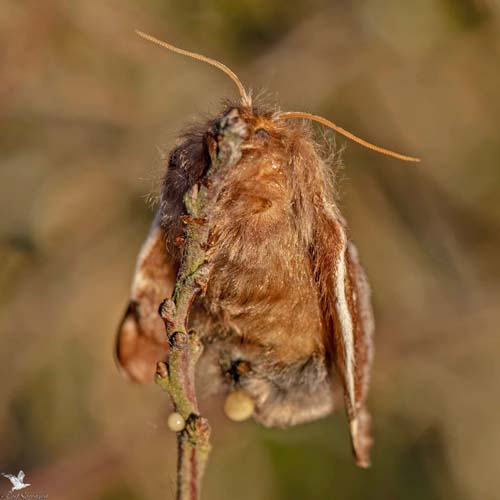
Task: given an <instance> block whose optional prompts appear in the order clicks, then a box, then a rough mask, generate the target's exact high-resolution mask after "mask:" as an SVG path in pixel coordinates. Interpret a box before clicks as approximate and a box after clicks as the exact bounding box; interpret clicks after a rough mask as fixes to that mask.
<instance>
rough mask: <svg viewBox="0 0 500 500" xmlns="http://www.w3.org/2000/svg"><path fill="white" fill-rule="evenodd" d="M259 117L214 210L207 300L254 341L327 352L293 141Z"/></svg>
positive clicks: (290, 353)
mask: <svg viewBox="0 0 500 500" xmlns="http://www.w3.org/2000/svg"><path fill="white" fill-rule="evenodd" d="M256 121H257V125H254V127H253V129H252V128H251V134H253V136H252V135H251V136H250V140H249V141H247V143H246V144H244V146H243V155H242V158H241V160H240V162H239V163H238V164H237V165H236V166H235V168H233V169H232V171H231V172H229V174H228V176H227V178H226V180H225V182H224V185H223V188H222V191H221V197H220V199H219V202H218V204H217V208H216V211H215V213H214V214H212V216H213V219H212V221H213V222H212V223H213V247H212V249H211V251H210V259H211V260H212V259H213V260H212V262H213V264H214V267H213V269H214V271H213V274H212V276H211V279H210V283H209V288H208V292H207V303H208V304H209V307H210V308H211V310H212V311H214V312H215V313H217V314H222V315H223V316H224V318H225V321H227V322H228V323H230V324H231V326H232V327H233V329H234V330H235V331H236V332H237V333H238V334H240V335H241V336H243V337H244V338H245V339H246V340H247V341H250V342H252V343H255V344H259V345H263V346H266V347H269V348H270V350H271V352H272V355H273V356H277V357H278V358H279V359H281V360H283V361H292V360H295V359H300V358H304V357H308V356H310V355H311V354H312V353H313V352H316V353H322V352H323V326H322V323H321V311H320V306H319V298H318V294H317V287H316V286H315V284H314V280H313V276H312V272H311V260H310V255H309V249H308V248H307V246H306V245H304V238H303V237H302V235H301V234H300V224H297V217H296V215H297V214H296V210H295V206H294V204H295V193H294V190H293V182H292V180H291V173H292V172H291V168H292V167H291V164H290V156H289V155H290V150H289V149H290V141H286V140H285V139H286V138H285V137H283V134H279V133H277V132H276V131H273V129H272V128H271V127H268V128H267V130H269V132H261V133H260V134H259V132H257V133H256V131H255V128H256V127H257V130H259V129H260V127H263V126H264V125H265V123H266V122H265V120H258V119H257V120H256ZM264 130H265V129H264ZM256 135H257V136H256ZM259 135H260V136H259ZM252 137H253V139H252ZM245 146H246V147H245Z"/></svg>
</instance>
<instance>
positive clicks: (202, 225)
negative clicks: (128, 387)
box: [156, 110, 247, 500]
mask: <svg viewBox="0 0 500 500" xmlns="http://www.w3.org/2000/svg"><path fill="white" fill-rule="evenodd" d="M246 133H247V127H246V124H245V122H244V121H243V120H242V119H241V118H240V116H239V113H238V111H237V110H233V111H231V112H230V113H229V114H227V115H226V116H224V117H223V118H222V119H221V120H220V121H219V123H218V124H217V125H216V126H215V127H214V130H213V131H212V133H211V134H210V135H209V150H210V157H211V165H210V166H209V168H208V169H207V171H206V173H205V175H204V177H203V179H201V180H200V181H199V182H198V183H197V184H195V185H194V186H193V187H192V188H191V189H190V190H189V191H188V192H187V194H186V195H185V197H184V204H185V206H186V211H187V215H186V216H185V217H184V223H185V224H186V230H185V241H184V245H183V256H182V262H181V265H180V269H179V272H178V274H177V280H176V284H175V287H174V292H173V294H172V298H171V299H166V300H164V302H163V303H162V305H161V307H160V315H161V317H162V319H163V320H164V322H165V327H166V330H167V336H168V339H169V342H170V352H169V357H168V362H167V363H158V366H157V373H156V383H157V384H158V385H160V386H161V387H162V388H163V389H165V390H166V391H168V392H169V394H170V396H171V397H172V401H173V403H174V407H175V411H176V412H177V413H179V414H180V415H181V416H182V418H183V419H184V421H185V422H186V426H185V428H184V429H183V430H182V431H180V432H178V434H177V442H178V462H177V499H178V500H197V499H198V498H199V497H200V486H201V480H202V477H203V472H204V470H205V467H206V464H207V460H208V455H209V453H210V443H209V437H210V426H209V423H208V420H207V419H206V418H204V417H202V416H201V415H200V411H199V408H198V402H197V399H196V392H195V383H194V378H195V366H196V363H197V361H198V359H199V358H200V356H201V354H202V351H203V345H202V343H201V340H200V338H199V336H198V335H197V334H196V333H195V332H194V331H189V330H188V316H189V311H190V309H191V305H192V304H193V302H194V300H195V298H196V296H197V295H198V294H200V293H201V294H204V293H205V290H206V288H207V286H208V280H209V276H210V272H211V269H212V265H211V263H210V262H209V261H208V259H207V250H208V248H209V242H210V234H211V229H212V227H211V220H210V216H211V214H212V213H213V210H214V208H215V205H216V203H217V200H218V197H219V194H220V190H221V186H222V181H223V179H224V178H225V176H226V174H227V172H228V171H229V170H230V169H231V168H232V167H233V166H235V165H236V164H237V163H238V161H239V159H240V157H241V150H240V145H241V142H242V140H243V139H244V137H245V135H246Z"/></svg>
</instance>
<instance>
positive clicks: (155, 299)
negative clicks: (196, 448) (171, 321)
mask: <svg viewBox="0 0 500 500" xmlns="http://www.w3.org/2000/svg"><path fill="white" fill-rule="evenodd" d="M177 267H178V265H177V263H176V262H175V261H174V259H173V257H172V256H170V255H169V254H168V252H167V248H166V241H165V232H164V230H163V229H162V227H161V225H160V216H159V214H157V215H156V217H155V219H154V221H153V224H152V226H151V229H150V232H149V234H148V237H147V238H146V241H145V242H144V244H143V246H142V248H141V251H140V253H139V256H138V258H137V264H136V269H135V274H134V278H133V282H132V287H131V295H130V302H129V305H128V307H127V310H126V311H125V315H124V317H123V319H122V322H121V324H120V327H119V329H118V334H117V338H116V358H117V361H118V364H119V367H120V369H121V371H122V373H123V374H124V375H125V376H126V377H127V378H129V379H130V380H132V381H134V382H141V383H144V382H152V381H153V378H154V374H155V370H156V363H157V362H158V361H165V360H166V358H167V353H168V348H169V346H168V339H167V336H166V332H165V325H164V324H163V321H162V319H161V318H160V316H159V314H158V308H159V306H160V304H161V302H162V301H163V300H164V299H165V298H167V297H170V296H171V294H172V291H173V287H174V283H175V278H176V275H177Z"/></svg>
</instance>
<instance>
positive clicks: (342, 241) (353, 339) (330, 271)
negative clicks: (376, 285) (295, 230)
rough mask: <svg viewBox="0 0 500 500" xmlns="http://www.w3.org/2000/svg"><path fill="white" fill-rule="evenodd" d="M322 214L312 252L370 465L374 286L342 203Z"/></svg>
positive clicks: (355, 430)
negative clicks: (346, 223)
mask: <svg viewBox="0 0 500 500" xmlns="http://www.w3.org/2000/svg"><path fill="white" fill-rule="evenodd" d="M319 218H320V220H319V223H318V228H317V229H316V234H315V242H314V248H313V250H312V252H313V262H314V273H315V276H316V279H317V280H318V282H319V287H320V297H321V306H322V312H323V316H324V324H325V327H326V330H327V339H326V345H327V352H328V354H329V357H330V358H331V360H332V362H333V365H334V368H335V372H336V374H337V375H338V377H339V378H340V381H341V383H342V386H343V389H344V399H345V404H346V410H347V416H348V419H349V425H350V432H351V440H352V446H353V450H354V454H355V457H356V461H357V464H358V465H359V466H361V467H368V466H369V465H370V449H371V446H372V443H373V440H372V438H371V430H370V414H369V412H368V410H367V407H366V397H367V393H368V386H369V379H370V370H371V363H372V358H373V331H374V321H373V313H372V307H371V302H370V288H369V285H368V282H367V280H366V276H365V273H364V271H363V268H362V267H361V265H360V263H359V259H358V254H357V250H356V248H355V246H354V245H353V244H352V243H350V242H349V241H348V240H347V236H346V231H345V226H344V223H343V220H342V217H341V216H340V214H339V213H338V211H337V210H336V208H335V207H334V206H332V207H328V208H325V211H324V212H323V213H321V214H320V216H319Z"/></svg>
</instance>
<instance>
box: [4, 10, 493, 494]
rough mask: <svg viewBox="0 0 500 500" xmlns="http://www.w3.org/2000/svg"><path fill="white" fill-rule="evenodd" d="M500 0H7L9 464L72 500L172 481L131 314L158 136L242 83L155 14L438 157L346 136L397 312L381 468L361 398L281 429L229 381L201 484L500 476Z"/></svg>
mask: <svg viewBox="0 0 500 500" xmlns="http://www.w3.org/2000/svg"><path fill="white" fill-rule="evenodd" d="M499 16H500V3H499V2H498V0H489V1H488V0H421V1H416V2H403V1H401V0H364V1H362V0H359V1H353V2H348V1H343V0H336V1H327V0H302V1H293V0H239V1H238V2H235V1H230V0H215V1H205V2H202V1H201V0H184V1H182V2H174V1H166V0H151V1H146V0H142V1H141V0H121V1H118V0H103V1H99V2H89V1H84V0H67V1H64V0H44V1H43V2H41V1H36V0H32V1H21V0H12V1H9V0H7V1H6V0H4V1H3V2H2V3H1V5H0V161H1V163H0V188H1V196H0V210H1V214H2V217H1V219H0V259H1V265H0V332H1V349H0V380H1V391H0V394H1V405H0V471H1V472H9V473H16V474H17V471H18V470H19V469H23V470H24V471H25V472H26V475H27V478H26V480H27V482H29V483H31V484H32V486H31V488H29V489H27V490H24V492H26V493H28V492H29V493H32V494H34V493H38V494H48V495H49V498H50V499H51V500H59V499H64V500H79V499H97V500H114V499H120V500H138V499H157V498H173V492H174V479H175V471H174V468H175V453H176V450H175V442H174V437H173V436H172V435H171V434H170V433H169V432H168V431H167V430H166V428H165V424H164V422H165V419H166V416H167V415H168V413H169V410H170V408H169V401H168V398H167V396H166V395H165V394H164V393H161V392H160V390H159V389H158V388H157V387H155V386H153V385H151V386H149V387H138V386H131V385H129V384H127V383H126V382H125V381H124V380H122V379H121V378H120V376H119V375H118V373H117V370H116V368H115V365H114V362H113V356H112V348H113V339H114V332H115V329H116V326H117V323H118V321H119V319H120V316H121V314H122V312H123V308H124V306H125V304H126V301H127V298H128V288H129V283H130V280H131V276H132V272H133V268H134V262H135V257H136V254H137V251H138V249H139V247H140V244H141V242H142V240H143V238H144V236H145V234H146V231H147V228H148V225H149V222H150V220H151V218H152V214H153V209H152V208H151V203H150V200H149V198H151V196H150V195H151V193H153V194H154V193H155V189H156V186H157V184H158V180H159V179H160V178H161V175H162V164H161V159H160V158H161V152H162V151H166V150H168V147H169V146H170V145H171V144H172V143H173V141H174V139H175V137H176V134H177V133H178V131H179V129H180V128H182V127H183V126H184V125H186V124H189V123H192V121H193V120H196V117H198V116H200V114H203V113H206V112H214V111H216V110H217V109H218V102H219V100H220V99H221V98H224V97H233V96H236V92H235V89H234V87H233V85H232V83H231V82H230V81H229V80H228V79H227V78H226V77H225V76H224V75H222V74H221V73H219V72H217V71H215V70H214V69H213V68H210V67H208V66H206V65H203V64H201V63H198V62H195V61H192V60H188V59H185V58H181V57H179V56H177V55H174V54H171V53H168V52H167V51H162V50H160V49H159V48H158V47H155V46H153V45H151V44H148V43H146V42H145V41H144V40H141V39H139V38H138V37H137V36H135V35H134V33H133V29H134V28H140V29H142V30H144V31H147V32H150V33H152V34H154V35H156V36H159V37H160V38H164V39H167V40H169V41H171V42H173V43H175V44H177V45H179V46H181V47H185V48H188V49H191V50H195V51H198V52H202V53H204V54H206V55H209V56H212V57H216V58H218V59H220V60H222V61H224V62H225V63H227V64H228V65H229V66H230V67H232V68H233V69H234V70H235V71H236V72H237V73H238V74H239V75H240V77H241V79H242V80H243V82H244V83H245V84H246V85H247V86H251V87H253V88H254V89H256V90H259V89H267V90H268V91H269V92H270V93H271V94H272V95H275V96H279V97H276V98H277V99H279V101H280V103H281V106H282V108H283V109H288V110H304V111H311V112H315V113H318V114H322V115H324V116H326V117H328V118H331V119H332V120H334V121H335V122H337V123H338V124H340V125H342V126H344V127H346V128H348V129H349V130H352V131H353V132H355V133H357V134H359V135H361V136H362V137H364V138H366V139H368V140H370V141H372V142H376V143H377V144H380V145H383V146H386V147H389V148H392V149H395V150H398V151H401V152H406V153H408V154H414V155H418V156H421V157H422V158H423V163H421V164H420V165H418V166H415V165H413V164H406V163H402V162H398V161H396V160H393V159H390V158H387V157H383V156H380V155H377V154H375V153H373V152H370V151H367V150H364V149H362V148H360V147H358V146H356V145H354V144H352V143H348V144H347V143H346V141H345V140H344V139H343V138H341V137H337V138H336V139H337V145H338V146H344V145H346V146H347V148H346V150H345V152H344V161H345V164H346V167H345V169H344V171H343V172H342V178H341V179H339V182H340V183H341V184H340V186H341V188H340V190H341V193H342V206H343V209H344V212H345V215H346V217H347V219H348V221H349V222H350V229H351V235H352V237H353V239H354V240H355V241H356V243H357V244H358V246H359V249H360V252H361V257H362V260H363V262H364V264H365V266H366V269H367V272H368V275H369V277H370V280H371V283H372V286H373V290H374V303H375V309H376V317H377V325H378V328H377V341H376V346H377V356H376V364H375V371H374V380H373V389H372V393H371V406H372V409H373V412H374V416H375V437H376V447H375V450H374V465H373V467H372V468H371V469H370V470H368V471H362V470H358V469H356V467H355V465H354V462H353V460H352V457H351V454H350V449H349V442H348V436H347V426H346V423H345V417H344V415H343V414H342V413H339V414H336V415H334V416H333V417H330V418H328V419H325V420H323V421H320V422H317V423H313V424H309V425H305V426H300V427H297V428H294V429H290V430H287V431H278V430H268V429H262V428H260V427H258V426H257V425H256V424H254V423H253V422H247V423H245V424H239V425H236V424H230V423H228V422H227V421H226V419H225V418H223V417H222V415H221V411H220V402H212V404H210V405H209V404H205V405H204V408H205V410H206V412H207V414H208V416H209V417H210V418H211V420H212V423H213V427H214V440H213V441H214V452H213V455H212V459H211V462H210V464H209V468H208V470H207V475H206V481H205V496H204V498H206V499H207V500H209V499H214V500H215V499H217V500H226V499H242V500H246V499H263V500H264V499H265V500H281V499H283V500H285V499H286V500H290V499H292V500H293V499H300V500H302V499H314V500H323V499H328V500H329V499H332V500H333V499H349V500H358V499H384V500H387V499H410V500H416V499H449V498H453V499H458V500H465V499H471V500H490V499H491V500H493V499H498V498H499V496H498V495H499V493H498V492H499V491H500V474H499V473H498V471H499V470H500V469H499V458H498V457H499V452H500V425H499V411H500V399H499V398H498V394H499V392H498V386H499V383H498V382H497V377H500V364H499V362H498V356H499V354H500V349H499V348H500V336H499V325H500V309H499V305H500V301H499V299H500V283H499V280H498V276H499V270H500V258H499V257H500V252H499V250H500V231H499V229H500V201H499V195H500V168H499V167H500V165H499V158H500V135H499V118H498V117H499V116H500V99H499V90H500V29H499V27H500V17H499ZM318 134H319V135H320V136H321V135H322V134H324V135H326V136H327V137H328V136H329V135H330V134H329V133H325V132H323V131H322V130H321V129H318ZM153 198H154V196H153ZM9 487H10V483H9V482H8V481H7V480H6V479H4V478H2V477H0V493H3V494H5V493H6V492H7V491H8V490H9Z"/></svg>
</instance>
